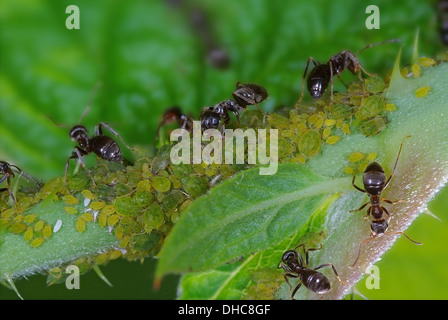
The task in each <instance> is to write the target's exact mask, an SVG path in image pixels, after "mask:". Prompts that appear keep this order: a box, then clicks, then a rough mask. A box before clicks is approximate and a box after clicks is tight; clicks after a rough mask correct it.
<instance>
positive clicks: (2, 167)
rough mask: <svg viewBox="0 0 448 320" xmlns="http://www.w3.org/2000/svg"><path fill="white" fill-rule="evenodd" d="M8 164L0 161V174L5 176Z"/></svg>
mask: <svg viewBox="0 0 448 320" xmlns="http://www.w3.org/2000/svg"><path fill="white" fill-rule="evenodd" d="M10 170H11V169H10V168H9V164H8V163H7V162H5V161H0V174H6V173H8V172H9V171H10Z"/></svg>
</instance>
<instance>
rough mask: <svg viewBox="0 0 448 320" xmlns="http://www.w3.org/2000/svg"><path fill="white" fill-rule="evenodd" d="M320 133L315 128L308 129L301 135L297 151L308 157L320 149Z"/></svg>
mask: <svg viewBox="0 0 448 320" xmlns="http://www.w3.org/2000/svg"><path fill="white" fill-rule="evenodd" d="M320 143H321V135H320V133H319V131H317V130H308V131H307V132H305V133H304V134H303V135H302V138H301V139H300V142H299V151H300V153H302V154H303V155H305V156H307V157H308V158H310V157H312V156H313V155H315V154H316V153H317V152H318V151H319V149H320Z"/></svg>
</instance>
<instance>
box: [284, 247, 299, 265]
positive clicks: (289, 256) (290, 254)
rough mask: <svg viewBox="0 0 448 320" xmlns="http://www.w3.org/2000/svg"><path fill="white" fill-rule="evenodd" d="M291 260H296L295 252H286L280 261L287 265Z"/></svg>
mask: <svg viewBox="0 0 448 320" xmlns="http://www.w3.org/2000/svg"><path fill="white" fill-rule="evenodd" d="M291 259H293V260H297V252H295V251H294V250H288V251H286V252H285V253H284V254H283V256H282V261H283V262H284V263H287V262H288V261H290V260H291Z"/></svg>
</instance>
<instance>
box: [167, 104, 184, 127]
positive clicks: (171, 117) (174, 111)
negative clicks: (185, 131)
mask: <svg viewBox="0 0 448 320" xmlns="http://www.w3.org/2000/svg"><path fill="white" fill-rule="evenodd" d="M181 116H182V112H181V110H180V108H179V107H177V106H174V107H171V108H168V109H167V110H166V111H165V112H164V113H163V120H162V122H163V124H169V123H172V122H174V121H178V120H179V119H180V118H181Z"/></svg>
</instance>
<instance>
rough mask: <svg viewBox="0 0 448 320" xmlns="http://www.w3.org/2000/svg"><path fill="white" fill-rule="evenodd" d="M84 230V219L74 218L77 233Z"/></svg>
mask: <svg viewBox="0 0 448 320" xmlns="http://www.w3.org/2000/svg"><path fill="white" fill-rule="evenodd" d="M85 230H86V221H85V220H84V219H83V218H81V217H79V218H78V220H76V231H78V232H79V233H83V232H84V231H85Z"/></svg>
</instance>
